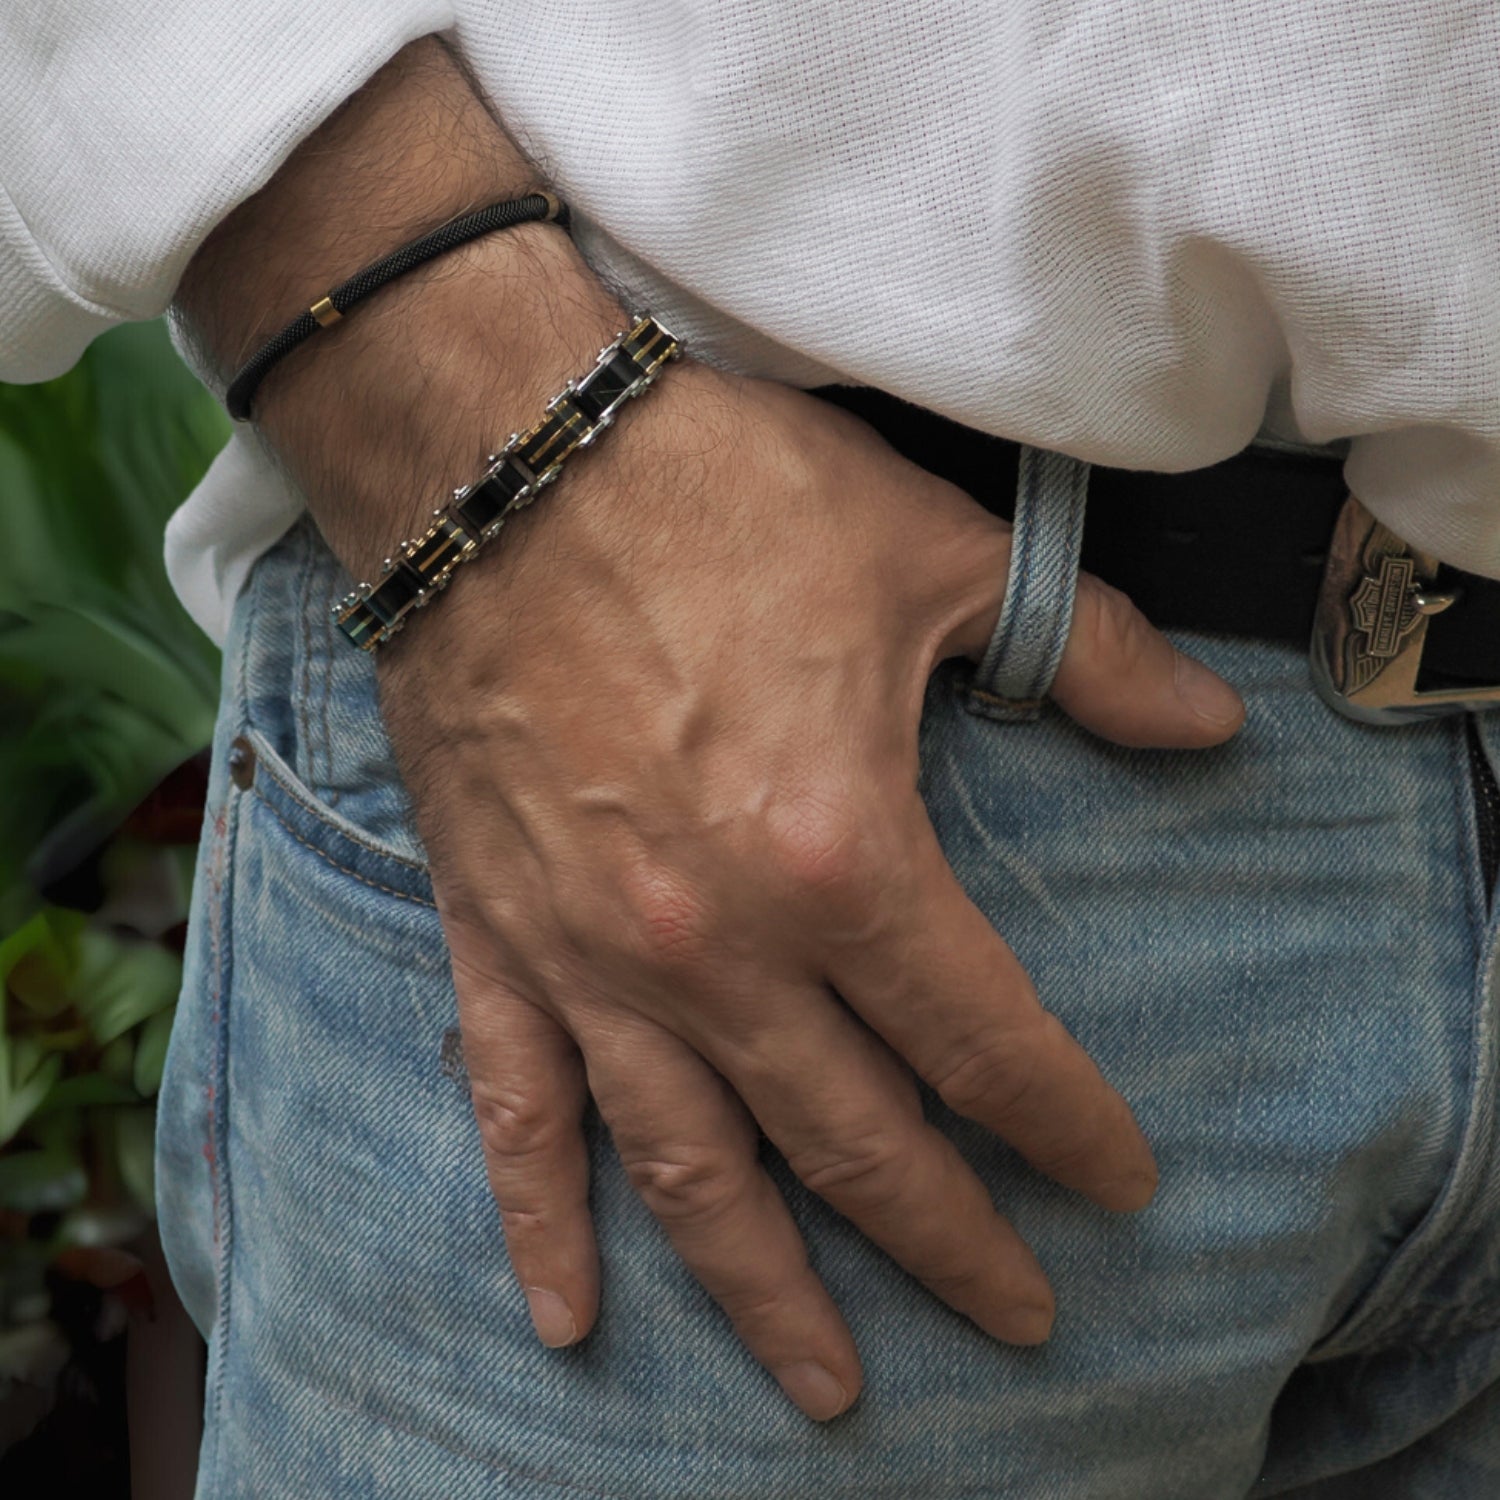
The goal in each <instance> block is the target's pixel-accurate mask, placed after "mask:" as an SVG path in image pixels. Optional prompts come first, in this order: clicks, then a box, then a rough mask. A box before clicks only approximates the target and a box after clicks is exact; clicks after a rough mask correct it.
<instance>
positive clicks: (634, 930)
mask: <svg viewBox="0 0 1500 1500" xmlns="http://www.w3.org/2000/svg"><path fill="white" fill-rule="evenodd" d="M619 891H620V897H621V900H622V901H623V902H624V905H625V910H626V922H627V927H628V935H627V939H626V941H627V944H628V945H629V946H630V947H632V948H633V949H635V950H636V953H637V956H639V957H640V958H642V959H643V960H644V961H645V962H646V963H647V964H649V965H650V966H652V967H656V968H679V967H692V966H695V965H697V964H699V963H701V962H702V961H703V960H704V959H705V958H707V957H709V956H710V955H711V952H712V947H713V944H712V936H711V923H710V919H709V913H708V909H707V904H706V903H705V901H704V900H703V898H702V897H701V896H699V895H698V893H697V892H696V891H694V890H693V888H692V887H691V886H690V885H689V884H688V882H687V881H685V880H684V879H683V878H682V877H681V876H680V875H679V874H678V873H677V872H676V871H675V870H672V869H669V868H668V867H666V866H665V865H661V864H657V863H651V864H641V865H636V866H633V867H631V868H629V869H627V870H626V871H624V872H623V873H622V875H621V877H620V881H619Z"/></svg>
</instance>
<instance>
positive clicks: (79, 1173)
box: [0, 1148, 89, 1214]
mask: <svg viewBox="0 0 1500 1500" xmlns="http://www.w3.org/2000/svg"><path fill="white" fill-rule="evenodd" d="M88 1188H89V1179H88V1174H87V1173H86V1172H85V1171H84V1170H83V1162H82V1161H81V1159H80V1158H79V1157H78V1155H77V1153H76V1152H73V1151H67V1150H60V1149H55V1148H54V1149H51V1150H44V1151H14V1152H11V1153H9V1154H8V1155H5V1156H0V1208H9V1209H13V1210H14V1211H15V1212H16V1213H22V1214H40V1213H59V1212H61V1211H62V1210H63V1209H67V1208H71V1207H73V1205H74V1204H75V1203H81V1202H82V1201H83V1198H84V1196H85V1195H86V1194H87V1192H88Z"/></svg>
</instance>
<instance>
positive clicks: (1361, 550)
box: [1311, 495, 1500, 724]
mask: <svg viewBox="0 0 1500 1500" xmlns="http://www.w3.org/2000/svg"><path fill="white" fill-rule="evenodd" d="M1438 567H1439V564H1438V560H1437V558H1435V557H1433V556H1431V555H1430V554H1429V553H1426V552H1421V551H1418V550H1417V549H1416V548H1415V547H1412V546H1410V545H1408V544H1407V543H1406V542H1404V541H1402V539H1401V538H1400V537H1399V536H1397V535H1396V533H1395V532H1394V531H1392V530H1391V529H1390V527H1388V526H1384V525H1382V524H1381V523H1380V522H1379V521H1377V520H1376V519H1375V517H1374V516H1372V515H1371V514H1370V512H1369V511H1367V510H1366V509H1365V508H1364V506H1363V505H1361V504H1360V503H1359V501H1358V500H1357V499H1355V498H1354V496H1352V495H1351V496H1350V497H1349V499H1348V500H1346V501H1345V502H1344V508H1343V509H1342V510H1341V511H1340V512H1339V519H1338V525H1337V526H1335V527H1334V532H1333V541H1332V543H1331V544H1330V546H1329V549H1328V563H1327V566H1326V568H1325V569H1324V572H1323V587H1322V591H1321V593H1320V594H1319V595H1318V613H1317V618H1316V621H1315V623H1314V625H1313V638H1312V649H1311V657H1312V672H1313V682H1314V683H1315V684H1316V686H1317V689H1318V692H1319V694H1320V695H1321V696H1322V698H1323V699H1324V700H1325V701H1326V702H1327V703H1328V704H1329V705H1330V706H1331V707H1333V708H1335V709H1337V710H1338V712H1339V713H1341V714H1344V715H1346V716H1347V717H1348V718H1351V719H1358V720H1360V721H1361V722H1363V723H1366V724H1405V723H1409V722H1411V721H1412V720H1414V719H1426V718H1432V717H1435V716H1437V715H1439V714H1454V713H1468V712H1473V711H1475V710H1478V709H1485V708H1494V707H1496V706H1497V705H1500V683H1496V684H1495V685H1494V686H1493V687H1487V686H1467V685H1466V686H1464V687H1460V688H1437V689H1433V690H1430V691H1426V692H1419V691H1418V689H1417V679H1418V676H1419V674H1420V672H1421V668H1422V648H1423V646H1424V645H1425V643H1426V640H1427V626H1428V621H1429V620H1431V618H1432V617H1433V616H1434V615H1439V614H1441V613H1442V612H1443V611H1444V610H1445V609H1447V608H1448V607H1449V606H1450V605H1452V604H1454V603H1455V602H1456V601H1457V599H1458V595H1457V594H1456V593H1444V592H1439V591H1437V590H1436V589H1435V588H1434V587H1433V583H1432V580H1434V579H1436V577H1437V573H1438Z"/></svg>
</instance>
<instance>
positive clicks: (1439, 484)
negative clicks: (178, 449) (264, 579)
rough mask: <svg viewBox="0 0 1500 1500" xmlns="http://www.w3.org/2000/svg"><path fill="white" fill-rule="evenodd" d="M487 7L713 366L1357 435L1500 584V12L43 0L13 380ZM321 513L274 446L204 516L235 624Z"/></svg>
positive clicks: (636, 262) (1053, 4) (11, 263)
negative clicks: (293, 541) (411, 60)
mask: <svg viewBox="0 0 1500 1500" xmlns="http://www.w3.org/2000/svg"><path fill="white" fill-rule="evenodd" d="M444 29H450V30H452V31H453V32H454V34H455V36H456V39H457V41H458V43H459V45H460V46H461V48H462V50H463V52H464V53H465V54H466V56H467V57H468V59H469V61H470V62H471V64H472V66H473V68H474V70H475V73H476V75H477V76H478V78H479V80H480V82H481V84H482V85H483V87H484V88H485V89H486V90H488V92H489V93H490V95H491V97H492V99H493V101H494V103H495V105H496V106H497V108H498V109H499V112H500V113H501V115H502V116H503V117H504V119H505V120H506V121H507V123H508V124H509V125H510V126H511V128H512V129H513V130H514V131H515V132H516V133H517V135H518V137H519V138H520V139H521V141H522V143H523V144H524V145H525V146H526V147H527V148H528V149H529V150H530V151H531V152H532V153H533V154H534V155H535V157H536V158H537V160H538V161H539V163H540V164H541V165H542V166H543V167H544V169H545V170H546V171H547V172H548V173H549V174H550V175H551V176H552V178H553V180H554V181H555V182H556V183H557V184H558V186H559V187H560V189H561V191H562V192H563V193H564V195H565V196H566V197H567V198H568V200H569V201H570V202H571V204H572V205H573V208H574V211H575V215H576V218H577V220H578V225H579V228H578V236H579V240H580V243H581V245H582V246H583V248H584V251H585V254H587V255H588V256H589V258H590V259H591V261H592V262H593V263H594V264H595V266H596V267H597V268H599V269H600V270H601V271H603V272H605V273H607V274H608V275H610V276H611V277H612V278H613V279H615V280H616V281H617V282H619V283H621V284H623V285H624V286H625V287H626V288H628V289H629V290H630V291H631V292H632V293H633V295H634V297H635V299H636V300H637V301H638V302H639V303H640V304H641V305H644V306H648V307H650V308H652V309H653V310H654V311H656V312H657V313H658V314H659V315H660V316H661V317H662V318H663V319H664V320H665V321H666V322H667V323H668V324H669V325H670V326H672V327H673V328H674V329H676V330H678V331H680V332H681V333H682V334H683V335H684V336H685V337H686V339H687V340H688V342H689V344H690V345H692V346H694V347H695V348H696V349H698V350H699V351H701V352H703V353H705V354H707V355H708V356H709V357H711V358H713V359H715V360H717V361H719V362H722V363H726V364H729V365H731V366H733V367H736V368H739V369H742V370H745V371H748V372H752V373H756V374H761V375H766V376H771V377H774V378H778V379H782V380H786V381H791V382H794V383H799V384H812V383H818V382H822V381H828V380H835V379H838V380H848V381H859V382H869V383H872V384H876V385H880V386H883V387H885V388H886V389H888V390H892V391H895V392H897V393H898V394H900V395H903V396H906V397H908V398H910V399H912V400H915V401H919V402H922V403H923V404H925V405H927V406H931V407H934V408H936V409H938V410H939V411H942V412H945V413H947V414H948V415H950V416H953V417H956V418H958V419H959V420H961V421H964V422H967V423H969V424H971V425H973V426H976V427H981V428H984V429H987V430H989V431H992V432H999V433H1004V434H1006V435H1008V436H1011V437H1015V438H1019V439H1023V440H1025V441H1027V442H1030V443H1034V444H1038V445H1041V446H1044V447H1050V448H1058V449H1063V450H1065V451H1067V452H1070V453H1074V454H1077V455H1079V456H1081V457H1084V458H1088V459H1091V460H1093V461H1095V462H1098V463H1103V464H1113V465H1124V466H1132V467H1148V468H1156V469H1169V470H1170V469H1184V468H1192V467H1197V466H1200V465H1204V464H1209V463H1213V462H1215V461H1217V460H1219V459H1221V458H1224V457H1226V456H1227V455H1229V454H1231V453H1233V452H1235V451H1236V450H1237V449H1239V448H1240V447H1242V446H1243V445H1244V444H1245V443H1246V442H1247V441H1248V440H1249V439H1250V438H1251V437H1252V436H1253V435H1254V434H1255V432H1256V431H1257V429H1258V428H1260V427H1261V425H1262V423H1263V421H1266V420H1269V422H1270V424H1271V425H1272V427H1273V428H1276V429H1279V430H1281V431H1284V432H1289V433H1290V432H1295V433H1297V434H1300V435H1301V436H1302V437H1304V438H1305V439H1307V440H1309V441H1313V442H1327V441H1330V440H1333V439H1340V438H1349V439H1352V440H1353V442H1352V447H1351V450H1350V458H1349V462H1348V477H1349V480H1350V483H1351V486H1352V487H1353V488H1354V489H1355V490H1356V491H1357V492H1358V493H1360V494H1361V496H1362V497H1363V498H1364V499H1365V500H1366V502H1367V503H1368V504H1369V505H1370V506H1371V508H1372V509H1373V510H1374V511H1375V512H1376V513H1377V514H1378V515H1379V516H1381V517H1382V519H1384V520H1386V521H1387V522H1389V523H1390V524H1391V525H1392V526H1394V527H1395V528H1396V529H1397V530H1398V531H1399V532H1401V533H1402V534H1404V535H1405V536H1407V537H1408V538H1410V539H1411V540H1412V541H1415V542H1417V543H1420V544H1421V545H1423V546H1425V547H1427V548H1429V549H1431V550H1433V551H1435V552H1437V553H1438V554H1439V555H1441V556H1442V557H1444V558H1446V559H1448V560H1450V561H1453V562H1455V563H1458V564H1460V565H1462V566H1464V567H1467V568H1469V569H1471V570H1475V571H1479V572H1484V573H1489V574H1492V575H1495V576H1500V3H1496V0H1422V3H1421V4H1413V3H1411V0H929V3H926V4H915V3H913V0H858V3H854V0H753V3H752V0H505V3H501V0H255V3H254V4H248V5H247V4H245V3H244V0H134V3H132V4H128V5H127V4H124V3H121V0H67V3H66V4H59V3H57V0H5V4H4V5H3V6H0V378H4V379H8V380H38V379H43V378H45V377H47V376H49V375H52V374H55V373H57V372H58V371H60V370H62V369H64V368H66V367H67V365H68V364H69V363H70V362H71V361H73V360H74V359H75V358H76V357H77V356H78V354H79V352H80V350H81V349H82V348H83V347H84V345H85V344H86V343H87V342H88V340H89V339H90V338H92V337H93V336H94V335H95V334H97V333H98V332H99V331H101V330H102V329H104V328H105V327H107V326H109V325H110V324H111V323H114V322H118V321H120V320H122V319H129V318H146V317H151V316H154V315H156V314H157V313H159V312H160V311H161V310H162V309H163V307H165V305H166V304H167V302H168V300H169V299H170V297H171V294H172V290H173V287H174V285H175V283H176V280H177V278H178V276H179V275H180V273H181V271H182V267H183V265H184V264H185V263H186V261H187V259H188V257H189V256H190V255H191V254H192V252H193V250H194V248H195V247H196V246H197V244H198V243H199V242H200V241H201V240H202V238H203V236H204V235H205V234H206V233H207V232H208V230H209V229H210V228H211V227H212V226H213V225H214V223H216V222H217V221H218V220H219V219H220V218H222V217H223V215H224V214H226V213H227V212H228V211H229V210H230V209H231V208H232V207H233V206H234V205H235V204H236V203H238V202H239V201H241V200H242V199H243V198H245V197H246V196H247V195H248V194H250V193H251V192H253V191H254V190H255V189H256V188H257V187H259V186H260V185H261V184H262V183H264V182H265V181H266V179H267V178H268V177H269V176H270V175H271V173H273V172H274V171H275V169H276V167H277V165H278V164H279V163H280V162H281V161H282V160H283V159H284V158H285V157H286V155H287V154H288V152H290V151H291V150H292V149H293V148H294V147H295V145H296V144H297V142H298V141H299V140H300V139H302V137H303V136H305V135H306V134H307V133H308V132H309V131H310V130H311V129H313V127H314V126H315V125H316V124H317V123H318V122H319V120H321V119H322V118H323V117H324V116H325V115H326V114H327V113H328V112H329V111H330V110H331V109H332V108H333V107H334V106H335V105H336V104H337V103H338V102H339V100H340V99H342V98H343V97H344V96H345V95H346V94H347V93H348V92H349V91H350V89H352V88H353V87H354V86H356V85H357V84H358V83H359V82H360V81H361V80H362V79H364V78H365V77H367V76H368V75H369V74H370V73H371V72H373V71H374V70H375V69H376V68H377V67H378V66H379V65H380V64H381V62H382V61H383V60H384V59H385V58H386V57H388V56H389V55H390V54H391V53H392V52H394V51H395V50H397V49H398V48H399V47H400V46H402V45H403V44H404V43H405V42H406V41H408V40H409V39H411V38H413V37H416V36H419V35H421V34H423V33H425V32H429V31H434V30H444ZM496 421H497V427H496V430H497V432H499V431H500V429H501V428H506V430H508V428H509V426H513V425H514V420H513V418H512V417H510V416H507V415H505V414H501V413H497V417H496ZM297 504H298V502H297V500H296V497H295V496H293V495H291V494H289V493H287V492H286V490H285V489H284V488H283V486H282V484H281V482H280V481H279V480H278V479H277V478H276V476H275V475H274V473H272V472H270V471H269V470H268V469H267V468H266V467H265V466H264V465H263V464H262V462H261V460H260V459H259V458H258V457H257V456H256V455H255V453H254V451H253V449H252V448H251V447H250V445H249V444H248V443H245V442H243V441H242V440H236V441H234V442H231V444H230V445H229V449H228V450H226V452H225V454H224V455H223V457H222V458H221V459H220V460H219V462H218V463H217V464H216V465H215V467H214V468H213V470H212V471H211V472H210V474H209V476H208V478H207V480H206V481H205V483H204V484H203V486H202V487H201V488H200V489H199V491H198V492H197V494H195V495H194V497H193V498H192V500H191V501H190V502H189V503H188V505H187V506H186V507H185V508H184V511H183V512H182V513H180V514H179V516H178V518H177V520H176V521H175V522H174V523H173V526H172V528H171V531H170V533H169V537H168V553H169V561H170V564H171V568H172V572H173V576H174V578H175V580H176V581H177V583H178V586H179V588H180V590H181V591H182V593H183V595H184V597H185V599H186V600H187V602H188V603H189V605H190V607H191V608H192V609H193V610H194V612H195V614H197V616H198V617H199V618H200V619H201V620H202V621H203V622H204V623H205V624H206V625H207V626H208V627H209V628H210V629H211V630H213V631H215V632H217V631H218V630H219V629H221V628H222V624H223V621H224V616H225V611H226V609H227V605H228V603H229V601H230V600H232V597H233V595H234V592H235V591H236V589H237V588H238V586H239V584H240V582H241V581H242V579H243V577H244V574H245V571H246V569H247V568H248V566H249V563H250V562H251V561H252V560H253V558H254V557H255V556H256V555H257V553H258V552H259V551H260V550H262V549H263V548H264V547H265V546H266V545H267V544H268V543H269V542H270V541H271V540H273V539H274V538H275V536H276V535H277V534H278V533H279V531H280V530H281V529H282V528H283V527H284V526H285V525H286V524H287V521H288V520H289V519H290V518H291V517H292V516H293V515H295V513H296V509H297Z"/></svg>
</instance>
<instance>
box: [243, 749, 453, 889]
mask: <svg viewBox="0 0 1500 1500" xmlns="http://www.w3.org/2000/svg"><path fill="white" fill-rule="evenodd" d="M276 779H277V781H278V784H280V785H281V787H282V790H283V791H284V792H286V794H287V796H289V797H292V796H294V794H293V792H292V791H291V789H290V788H289V787H287V786H286V785H285V784H284V783H281V782H280V779H279V778H276ZM258 800H259V802H260V805H261V806H262V807H264V808H265V809H266V810H267V811H268V812H269V813H270V814H271V816H272V817H273V818H275V819H276V821H277V822H278V823H280V824H281V826H282V827H283V828H284V829H286V831H287V832H288V833H289V834H290V835H291V836H292V837H293V838H294V839H296V841H297V842H298V843H299V844H301V845H302V847H303V848H304V849H310V850H311V851H312V852H313V853H314V854H316V855H317V856H318V858H319V859H321V860H323V861H324V862H325V863H326V864H330V865H332V866H333V868H334V869H335V870H338V871H341V872H342V873H343V874H345V875H348V876H350V877H351V878H352V879H354V880H357V881H359V883H360V884H361V885H367V886H370V887H371V888H372V889H374V890H377V891H384V892H385V894H386V895H387V896H394V897H395V898H396V899H397V900H398V901H410V902H411V903H412V904H413V905H414V906H425V907H428V908H429V909H430V910H432V911H436V910H437V902H435V901H427V900H424V899H423V898H422V897H421V896H413V895H410V894H409V893H408V892H406V891H398V890H396V888H395V887H394V886H389V885H382V884H381V883H380V882H379V881H378V880H371V879H370V877H369V876H368V875H361V874H360V872H359V871H358V870H356V869H353V868H352V867H351V866H349V865H345V864H340V863H339V861H338V860H336V859H335V858H334V857H333V856H332V855H331V854H330V853H328V851H327V850H326V849H320V848H318V846H317V845H316V844H314V843H312V842H311V841H310V840H308V839H305V838H303V837H302V835H301V834H300V833H298V832H297V830H296V829H295V828H293V827H292V825H291V824H290V823H288V822H287V820H286V819H285V818H284V817H282V816H281V813H280V811H279V810H278V808H277V807H276V805H275V803H273V802H271V801H270V800H269V799H268V798H266V797H261V798H259V799H258ZM307 811H308V812H309V813H312V815H313V816H314V817H316V816H317V813H316V812H314V811H313V809H312V808H308V809H307ZM365 847H366V848H368V847H369V846H368V845H366V846H365ZM371 852H372V853H382V854H383V853H384V851H383V850H380V851H377V850H372V851H371ZM386 857H387V858H389V859H396V858H399V856H397V855H394V854H391V855H387V856H386ZM401 863H402V864H410V861H409V860H402V861H401ZM412 868H414V869H419V868H420V866H413V867H412Z"/></svg>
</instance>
